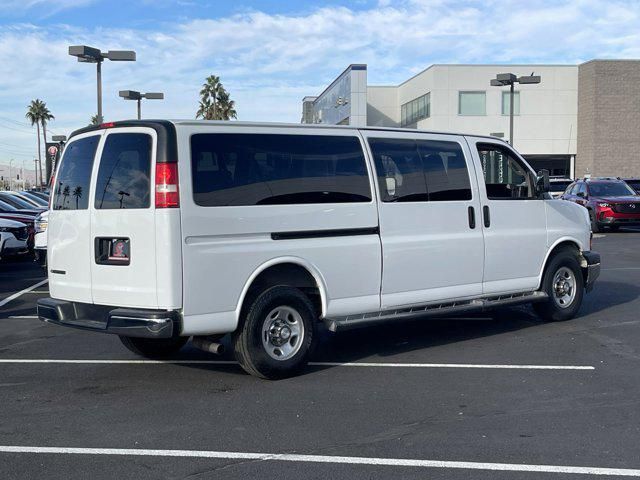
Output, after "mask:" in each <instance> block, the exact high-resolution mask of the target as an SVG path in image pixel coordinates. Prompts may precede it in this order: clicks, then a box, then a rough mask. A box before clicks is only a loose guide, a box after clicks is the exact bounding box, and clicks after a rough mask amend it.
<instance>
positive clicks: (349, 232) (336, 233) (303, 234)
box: [271, 227, 380, 240]
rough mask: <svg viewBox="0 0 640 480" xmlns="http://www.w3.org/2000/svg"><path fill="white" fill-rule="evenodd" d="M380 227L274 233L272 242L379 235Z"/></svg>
mask: <svg viewBox="0 0 640 480" xmlns="http://www.w3.org/2000/svg"><path fill="white" fill-rule="evenodd" d="M379 233H380V228H379V227H366V228H341V229H337V230H302V231H297V232H273V233H272V234H271V239H272V240H294V239H300V238H326V237H354V236H356V235H378V234H379Z"/></svg>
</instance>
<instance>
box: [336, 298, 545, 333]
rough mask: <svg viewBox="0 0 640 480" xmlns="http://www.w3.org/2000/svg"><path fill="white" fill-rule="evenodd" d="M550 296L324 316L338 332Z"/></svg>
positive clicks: (534, 300)
mask: <svg viewBox="0 0 640 480" xmlns="http://www.w3.org/2000/svg"><path fill="white" fill-rule="evenodd" d="M547 298H549V296H548V295H547V294H546V293H544V292H539V291H535V292H525V293H514V294H510V295H496V296H493V297H487V298H477V299H474V300H464V301H458V302H446V303H435V304H434V303H431V304H428V305H418V306H413V307H403V308H397V309H395V310H384V311H380V312H371V313H359V314H355V315H346V316H341V317H332V318H325V319H324V323H325V324H326V325H327V328H328V329H329V330H330V331H332V332H335V331H337V330H347V329H350V328H357V327H364V326H367V325H372V324H376V323H383V322H388V321H392V320H406V319H411V318H421V317H427V316H440V315H450V314H457V313H465V312H477V311H483V310H489V309H492V308H495V307H504V306H509V305H519V304H522V303H532V302H540V301H542V300H545V299H547Z"/></svg>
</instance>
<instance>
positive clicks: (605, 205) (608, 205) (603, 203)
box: [598, 202, 611, 208]
mask: <svg viewBox="0 0 640 480" xmlns="http://www.w3.org/2000/svg"><path fill="white" fill-rule="evenodd" d="M598 206H599V207H602V208H606V207H610V206H611V204H610V203H606V202H602V203H599V204H598Z"/></svg>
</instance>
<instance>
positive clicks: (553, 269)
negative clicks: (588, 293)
mask: <svg viewBox="0 0 640 480" xmlns="http://www.w3.org/2000/svg"><path fill="white" fill-rule="evenodd" d="M563 269H565V270H563ZM567 269H568V270H569V271H570V272H571V273H572V274H573V277H572V279H571V280H572V281H573V283H574V285H573V287H572V289H571V291H574V292H575V293H574V295H573V296H572V297H571V295H569V297H570V298H571V300H570V301H568V300H565V304H564V305H562V306H561V302H562V300H561V299H560V298H559V297H560V296H561V294H560V293H557V290H556V286H555V285H554V278H556V274H558V273H562V272H565V273H567ZM562 280H564V277H563V278H562ZM540 290H541V291H543V292H545V293H546V294H547V295H548V296H549V298H548V299H546V300H545V301H543V302H537V303H534V304H533V308H534V310H535V311H536V313H537V314H538V315H539V316H540V317H541V318H542V319H543V320H546V321H549V322H561V321H564V320H570V319H572V318H573V317H575V316H576V314H577V313H578V310H580V305H581V304H582V298H583V296H584V278H583V277H582V269H581V268H580V262H579V261H578V251H577V250H576V249H571V248H567V249H563V250H560V251H559V252H558V253H556V254H555V255H554V256H553V258H551V260H549V263H548V264H547V267H546V269H545V272H544V275H543V276H542V287H541V289H540Z"/></svg>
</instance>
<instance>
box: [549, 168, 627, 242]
mask: <svg viewBox="0 0 640 480" xmlns="http://www.w3.org/2000/svg"><path fill="white" fill-rule="evenodd" d="M561 198H562V199H563V200H568V201H570V202H574V203H577V204H579V205H582V206H583V207H585V208H586V209H587V210H589V218H590V219H591V230H592V231H593V232H594V233H595V232H599V231H600V230H602V229H603V228H605V227H606V228H608V229H610V230H613V231H615V230H618V228H620V227H621V226H637V225H640V195H638V194H637V193H636V192H635V190H634V189H633V188H631V187H630V186H629V185H627V183H626V182H625V181H624V180H620V179H617V178H586V179H583V180H578V181H576V182H574V183H572V184H571V185H569V187H567V189H566V190H565V192H564V194H562V197H561Z"/></svg>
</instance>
